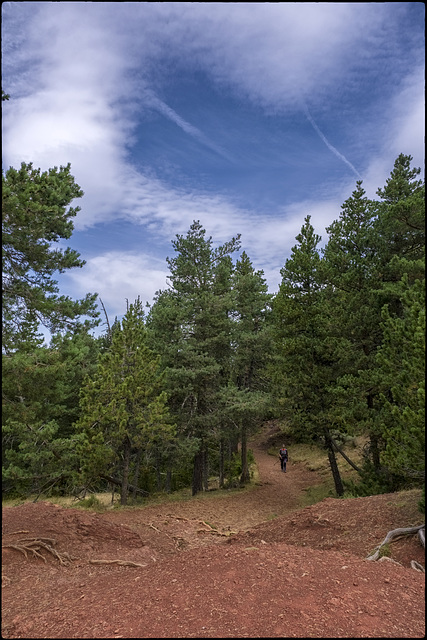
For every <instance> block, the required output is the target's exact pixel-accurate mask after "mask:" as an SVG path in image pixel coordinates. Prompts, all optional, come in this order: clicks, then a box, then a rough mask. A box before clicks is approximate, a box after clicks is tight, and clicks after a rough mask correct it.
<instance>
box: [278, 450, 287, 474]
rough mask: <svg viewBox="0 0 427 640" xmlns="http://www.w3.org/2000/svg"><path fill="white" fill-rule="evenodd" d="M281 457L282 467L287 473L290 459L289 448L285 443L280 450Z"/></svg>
mask: <svg viewBox="0 0 427 640" xmlns="http://www.w3.org/2000/svg"><path fill="white" fill-rule="evenodd" d="M279 458H280V466H281V468H282V471H284V472H285V473H286V463H287V461H288V450H287V448H286V447H285V445H283V446H282V448H281V449H280V451H279Z"/></svg>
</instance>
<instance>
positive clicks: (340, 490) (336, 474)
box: [325, 428, 344, 496]
mask: <svg viewBox="0 0 427 640" xmlns="http://www.w3.org/2000/svg"><path fill="white" fill-rule="evenodd" d="M325 443H326V448H327V451H328V459H329V465H330V467H331V471H332V477H333V479H334V483H335V491H336V492H337V495H338V496H343V495H344V487H343V484H342V480H341V475H340V471H339V469H338V464H337V459H336V457H335V450H334V445H333V444H332V438H331V435H330V433H329V430H328V429H326V428H325Z"/></svg>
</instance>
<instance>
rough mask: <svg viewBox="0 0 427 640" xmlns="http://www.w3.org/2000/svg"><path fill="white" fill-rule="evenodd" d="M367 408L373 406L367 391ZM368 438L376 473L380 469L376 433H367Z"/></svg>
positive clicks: (372, 399) (372, 400) (371, 397)
mask: <svg viewBox="0 0 427 640" xmlns="http://www.w3.org/2000/svg"><path fill="white" fill-rule="evenodd" d="M367 403H368V409H373V408H374V398H373V396H372V395H371V394H370V393H369V394H368V397H367ZM369 440H370V443H371V447H370V449H371V455H372V464H373V465H374V469H375V471H376V472H377V473H380V471H381V460H380V450H379V446H378V436H377V434H376V433H370V434H369Z"/></svg>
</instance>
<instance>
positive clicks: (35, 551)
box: [2, 538, 76, 565]
mask: <svg viewBox="0 0 427 640" xmlns="http://www.w3.org/2000/svg"><path fill="white" fill-rule="evenodd" d="M55 545H56V541H55V540H53V539H52V538H22V539H21V540H17V541H16V542H15V543H14V544H12V543H10V544H4V545H2V548H7V549H15V550H16V551H20V552H21V553H23V554H24V556H25V557H26V558H28V553H31V554H32V555H33V557H35V558H41V559H42V560H43V562H46V558H45V557H44V555H42V553H40V552H41V551H42V550H43V549H44V550H45V551H47V552H48V553H50V554H51V555H53V557H54V558H56V559H57V560H59V562H60V563H61V564H63V565H68V564H70V562H71V561H72V560H76V558H75V557H74V556H70V554H69V553H67V552H66V551H65V552H64V553H59V551H57V550H56V549H54V547H55Z"/></svg>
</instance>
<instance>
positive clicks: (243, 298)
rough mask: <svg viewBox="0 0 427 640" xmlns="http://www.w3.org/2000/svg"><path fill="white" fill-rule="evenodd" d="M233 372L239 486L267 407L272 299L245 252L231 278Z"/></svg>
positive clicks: (229, 404)
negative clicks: (254, 434) (255, 429)
mask: <svg viewBox="0 0 427 640" xmlns="http://www.w3.org/2000/svg"><path fill="white" fill-rule="evenodd" d="M232 284H233V320H234V322H233V334H232V335H233V346H234V350H233V369H232V375H231V383H232V384H233V385H235V387H236V389H235V390H234V391H233V390H232V388H229V394H230V396H229V398H228V399H227V407H228V412H229V414H230V415H231V416H232V420H233V422H235V423H237V424H238V426H239V429H240V441H241V461H242V474H241V479H240V480H241V483H245V482H248V481H249V471H248V458H247V441H248V436H249V435H250V431H251V427H252V428H253V427H254V426H255V425H256V423H257V420H259V419H261V418H262V417H264V416H265V414H266V412H267V407H268V404H269V395H268V384H267V381H266V379H265V369H266V366H267V363H268V359H269V353H270V351H271V349H270V344H271V337H270V334H269V333H268V328H267V326H268V325H267V318H268V315H269V313H270V311H271V298H272V296H271V295H270V294H269V293H268V286H267V283H266V280H265V278H264V273H263V272H262V271H255V269H254V268H253V265H252V263H251V261H250V259H249V257H248V255H247V254H246V252H245V251H244V252H243V253H242V255H241V257H240V259H239V260H237V262H236V267H235V270H234V274H233V282H232Z"/></svg>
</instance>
